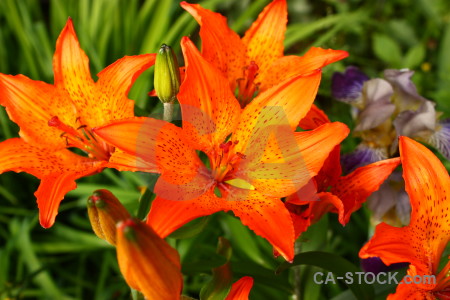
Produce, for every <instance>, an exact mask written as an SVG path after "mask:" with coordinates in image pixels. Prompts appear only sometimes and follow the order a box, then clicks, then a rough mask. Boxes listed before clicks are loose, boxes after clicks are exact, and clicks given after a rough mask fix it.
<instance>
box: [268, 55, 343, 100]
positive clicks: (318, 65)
mask: <svg viewBox="0 0 450 300" xmlns="http://www.w3.org/2000/svg"><path fill="white" fill-rule="evenodd" d="M347 56H348V52H347V51H343V50H333V49H322V48H317V47H312V48H310V49H309V50H308V52H306V53H305V55H303V56H284V57H281V58H280V59H278V60H276V61H274V62H273V64H272V65H271V66H270V67H269V68H268V69H267V70H264V71H265V72H261V74H260V77H259V81H260V82H261V85H260V90H262V91H264V90H266V89H268V88H270V87H272V86H274V85H275V84H277V83H278V82H280V81H283V80H285V79H287V78H290V77H294V76H298V75H307V74H308V73H310V72H314V71H315V70H320V69H322V68H323V67H325V66H326V65H328V64H331V63H334V62H336V61H338V60H341V59H344V58H346V57H347Z"/></svg>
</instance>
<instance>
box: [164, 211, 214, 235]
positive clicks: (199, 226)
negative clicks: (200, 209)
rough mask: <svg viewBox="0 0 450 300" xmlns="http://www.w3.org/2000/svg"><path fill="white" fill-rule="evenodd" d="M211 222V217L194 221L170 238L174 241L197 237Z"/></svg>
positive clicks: (176, 231)
mask: <svg viewBox="0 0 450 300" xmlns="http://www.w3.org/2000/svg"><path fill="white" fill-rule="evenodd" d="M209 220H210V216H207V217H200V218H197V219H195V220H192V221H191V222H189V223H187V224H186V225H184V226H183V227H181V228H179V229H177V230H175V231H174V232H172V233H171V234H170V236H169V237H170V238H173V239H187V238H191V237H193V236H196V235H197V234H199V233H200V232H202V231H203V230H204V229H205V228H206V226H207V225H208V223H209Z"/></svg>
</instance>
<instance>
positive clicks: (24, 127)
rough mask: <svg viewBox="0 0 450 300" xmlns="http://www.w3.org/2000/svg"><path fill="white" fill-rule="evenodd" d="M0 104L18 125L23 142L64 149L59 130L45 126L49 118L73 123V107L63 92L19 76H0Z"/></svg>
mask: <svg viewBox="0 0 450 300" xmlns="http://www.w3.org/2000/svg"><path fill="white" fill-rule="evenodd" d="M0 104H1V105H3V106H5V107H6V111H7V112H8V115H9V117H10V119H11V120H13V121H14V122H16V123H17V125H19V127H20V132H19V134H20V136H21V137H22V138H24V139H25V140H26V141H27V142H30V143H32V144H36V145H43V146H44V147H48V148H52V149H62V148H65V147H66V143H65V141H64V139H62V138H61V137H60V135H61V131H60V130H58V129H56V128H54V127H50V126H48V121H49V120H50V119H51V118H52V117H53V116H60V119H61V121H62V122H64V123H66V124H74V123H75V121H76V109H75V106H73V104H72V103H71V102H70V98H69V97H68V95H67V94H66V93H64V91H61V90H58V89H56V88H55V87H54V86H53V85H51V84H47V83H45V82H42V81H34V80H31V79H29V78H28V77H26V76H23V75H17V76H10V75H4V74H0Z"/></svg>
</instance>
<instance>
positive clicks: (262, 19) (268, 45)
mask: <svg viewBox="0 0 450 300" xmlns="http://www.w3.org/2000/svg"><path fill="white" fill-rule="evenodd" d="M286 24H287V5H286V0H274V1H272V2H271V3H270V4H269V5H267V6H266V7H265V8H264V10H263V11H262V12H261V13H260V14H259V16H258V18H257V19H256V21H255V22H254V23H253V24H252V25H251V26H250V28H249V29H248V30H247V31H246V32H245V35H244V37H243V38H242V42H243V43H244V45H245V48H246V54H247V62H246V63H245V65H246V66H247V65H249V64H250V62H252V61H253V62H255V63H256V65H257V66H258V68H259V70H269V68H270V66H271V65H272V63H273V62H274V61H275V60H276V59H278V58H280V57H282V56H283V52H284V44H283V42H284V34H285V32H286Z"/></svg>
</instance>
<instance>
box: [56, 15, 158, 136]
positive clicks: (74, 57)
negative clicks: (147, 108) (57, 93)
mask: <svg viewBox="0 0 450 300" xmlns="http://www.w3.org/2000/svg"><path fill="white" fill-rule="evenodd" d="M154 62H155V54H146V55H137V56H126V57H124V58H122V59H119V60H117V61H116V62H114V63H113V64H111V65H110V66H108V67H107V68H105V69H104V70H102V71H101V72H100V73H98V78H99V80H98V81H97V83H95V82H94V80H93V79H92V76H91V73H90V69H89V59H88V57H87V56H86V54H85V52H84V51H83V50H82V49H81V47H80V43H79V41H78V38H77V35H76V33H75V29H74V26H73V23H72V19H70V18H69V20H68V21H67V23H66V26H65V27H64V29H63V30H62V31H61V34H60V35H59V37H58V40H57V42H56V51H55V55H54V57H53V71H54V76H55V86H56V87H57V88H58V89H61V90H65V91H67V93H68V96H69V97H70V100H71V101H72V103H73V104H74V106H75V108H76V110H77V111H78V114H79V115H78V117H80V118H81V123H82V124H84V125H88V126H89V127H91V128H92V127H95V126H99V125H103V124H105V123H106V122H108V121H111V120H117V119H123V118H129V117H132V116H133V114H134V111H133V105H134V103H133V101H131V100H129V99H128V98H127V94H128V91H129V89H130V87H131V85H132V84H133V83H134V81H135V80H136V78H137V77H138V76H139V75H140V74H141V73H142V72H143V71H144V70H146V69H147V68H149V67H150V66H152V65H153V64H154ZM53 103H54V102H53ZM58 117H59V115H58Z"/></svg>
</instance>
